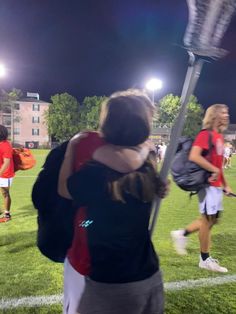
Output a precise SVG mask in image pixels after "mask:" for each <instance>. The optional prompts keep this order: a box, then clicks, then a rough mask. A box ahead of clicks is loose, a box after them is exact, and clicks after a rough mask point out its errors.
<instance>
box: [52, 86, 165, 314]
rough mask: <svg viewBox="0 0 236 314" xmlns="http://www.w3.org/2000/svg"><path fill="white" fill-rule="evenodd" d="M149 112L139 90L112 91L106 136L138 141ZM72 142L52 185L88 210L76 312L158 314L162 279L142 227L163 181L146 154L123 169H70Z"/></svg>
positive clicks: (104, 118)
mask: <svg viewBox="0 0 236 314" xmlns="http://www.w3.org/2000/svg"><path fill="white" fill-rule="evenodd" d="M152 111H153V106H152V103H151V101H150V100H149V98H148V97H147V96H146V95H145V94H143V93H142V92H140V91H125V92H120V93H115V94H113V95H112V96H111V97H109V98H108V100H107V101H106V102H105V103H104V104H103V107H102V113H101V122H100V129H101V134H102V135H103V137H104V140H105V141H106V142H107V143H110V144H112V145H114V146H124V147H127V148H129V147H130V148H131V149H132V147H133V148H135V147H137V145H139V144H141V143H143V142H144V141H145V140H146V139H147V138H148V136H149V133H150V123H151V118H152ZM137 124H138V125H139V128H137V127H136V126H137ZM76 141H77V138H76V137H75V138H74V139H72V140H71V141H70V143H69V144H68V146H67V150H66V154H65V158H64V162H63V164H62V167H61V171H60V176H59V185H58V191H59V194H60V195H61V196H63V197H66V198H68V199H73V200H74V201H75V202H76V204H77V206H79V207H81V206H86V207H87V215H86V216H84V219H83V220H80V221H78V223H77V225H76V228H77V230H79V228H83V230H86V234H85V233H84V235H86V239H81V238H80V240H82V241H85V242H86V243H87V247H86V250H87V253H88V254H87V257H88V259H87V265H86V267H87V270H88V273H87V276H86V278H85V287H84V291H82V296H81V300H79V302H78V310H79V313H81V314H86V313H95V312H96V313H98V314H99V313H101V314H103V313H113V314H132V313H134V314H138V313H143V314H144V313H147V314H154V313H163V308H164V299H163V283H162V279H161V273H160V270H159V261H158V257H157V255H156V253H155V251H154V249H153V245H152V242H151V238H150V234H149V230H148V226H149V218H150V212H151V204H152V201H153V198H154V196H155V194H158V195H159V196H160V197H164V196H165V194H166V189H167V187H166V185H165V184H164V183H163V182H162V181H161V180H160V178H159V176H158V174H157V173H156V165H155V164H154V163H153V160H152V157H151V156H149V158H148V160H147V161H146V162H145V163H144V165H142V166H141V167H139V168H138V169H137V170H133V171H130V172H129V173H122V172H120V171H115V170H113V169H112V168H111V167H110V166H107V165H105V164H104V163H101V162H98V161H95V160H93V161H90V162H87V163H86V164H85V165H84V166H83V167H82V168H81V169H80V170H79V171H78V172H76V173H75V174H73V171H72V170H73V169H72V168H71V164H72V163H73V162H72V161H73V156H74V149H75V147H76ZM75 232H76V230H75ZM84 249H85V248H84ZM74 262H75V261H74ZM74 262H73V261H72V263H74ZM81 262H82V261H81V260H80V259H79V256H78V261H77V263H78V264H79V263H81ZM80 266H81V265H80ZM71 280H73V278H71ZM75 292H76V291H75ZM77 293H78V290H77Z"/></svg>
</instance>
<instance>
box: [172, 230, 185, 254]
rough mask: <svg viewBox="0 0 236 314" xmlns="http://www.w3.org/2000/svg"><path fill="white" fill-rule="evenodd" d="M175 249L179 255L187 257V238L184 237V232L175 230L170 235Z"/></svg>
mask: <svg viewBox="0 0 236 314" xmlns="http://www.w3.org/2000/svg"><path fill="white" fill-rule="evenodd" d="M170 235H171V238H172V241H173V245H174V248H175V250H176V252H177V253H178V254H179V255H186V254H187V251H186V245H187V241H188V239H187V237H185V236H184V230H175V231H171V233H170Z"/></svg>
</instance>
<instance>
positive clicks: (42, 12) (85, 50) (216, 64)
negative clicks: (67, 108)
mask: <svg viewBox="0 0 236 314" xmlns="http://www.w3.org/2000/svg"><path fill="white" fill-rule="evenodd" d="M187 18H188V9H187V5H186V1H185V0H161V1H158V0H142V1H141V0H126V1H125V0H67V1H65V0H1V2H0V62H2V63H4V64H5V65H6V67H7V69H8V75H7V77H5V78H4V79H1V81H0V85H1V86H0V87H2V88H4V89H11V88H12V87H16V88H19V89H21V90H22V91H23V92H27V91H30V92H38V93H39V94H40V98H41V99H43V100H47V101H49V100H50V97H51V96H52V95H54V94H56V93H62V92H68V93H70V94H71V95H73V96H75V97H77V98H78V100H79V101H81V100H82V99H83V98H84V97H85V96H93V95H98V96H102V95H109V94H110V93H112V92H114V91H116V90H121V89H126V88H130V87H143V86H144V85H145V82H146V81H147V80H148V78H150V77H151V76H157V77H159V78H160V79H162V80H163V84H164V86H163V89H162V90H161V91H160V92H159V93H158V95H156V99H158V98H159V97H163V96H164V95H166V94H167V93H174V94H176V95H180V94H181V89H182V85H183V81H184V78H185V74H186V70H187V65H188V55H187V53H186V51H185V50H184V49H183V48H182V47H181V45H182V44H183V42H182V38H183V35H184V32H185V28H186V25H187ZM235 38H236V18H235V16H234V18H233V20H232V22H231V25H230V27H229V29H228V31H227V33H226V36H225V37H224V40H223V42H222V45H221V46H222V47H224V48H226V49H227V50H229V51H230V53H229V55H228V56H227V57H225V58H223V59H220V60H218V61H213V62H212V63H208V64H205V65H204V67H203V71H202V74H201V77H200V81H199V83H198V86H197V89H196V90H195V95H196V96H197V98H198V99H199V102H200V103H202V105H203V106H204V107H205V108H206V107H207V106H209V105H210V104H212V103H216V102H218V103H226V104H227V105H228V106H229V107H230V113H231V122H234V123H236V88H235V86H236V45H235Z"/></svg>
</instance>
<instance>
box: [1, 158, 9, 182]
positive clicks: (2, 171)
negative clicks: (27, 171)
mask: <svg viewBox="0 0 236 314" xmlns="http://www.w3.org/2000/svg"><path fill="white" fill-rule="evenodd" d="M9 165H10V159H8V158H5V159H4V161H3V164H2V166H1V168H0V177H1V176H2V175H3V173H4V172H5V171H6V170H7V168H8V167H9Z"/></svg>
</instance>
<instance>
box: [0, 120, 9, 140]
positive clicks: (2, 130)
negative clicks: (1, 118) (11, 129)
mask: <svg viewBox="0 0 236 314" xmlns="http://www.w3.org/2000/svg"><path fill="white" fill-rule="evenodd" d="M7 138H8V131H7V128H6V127H5V126H4V125H2V124H0V141H5V140H7Z"/></svg>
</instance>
